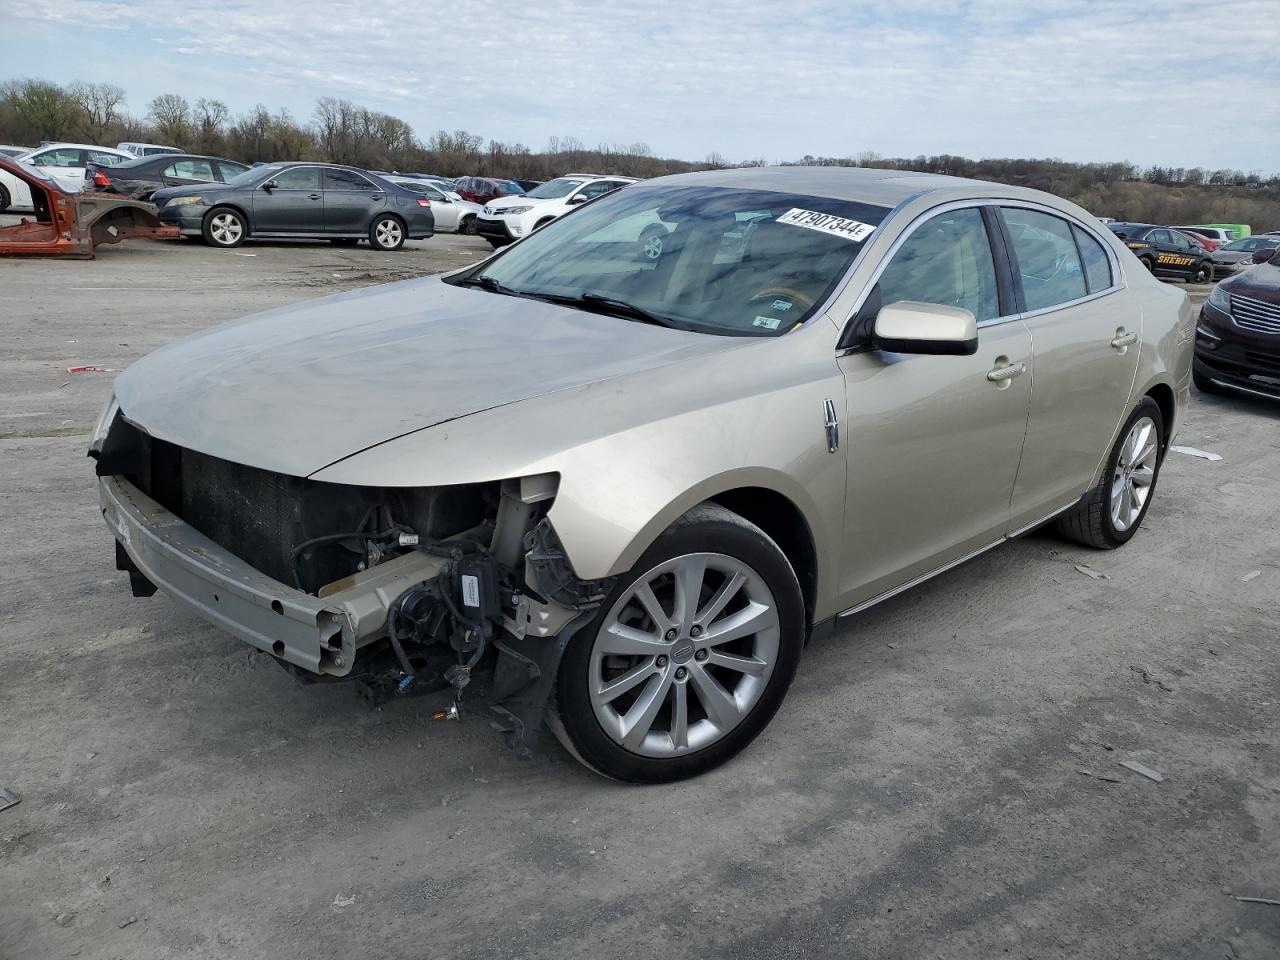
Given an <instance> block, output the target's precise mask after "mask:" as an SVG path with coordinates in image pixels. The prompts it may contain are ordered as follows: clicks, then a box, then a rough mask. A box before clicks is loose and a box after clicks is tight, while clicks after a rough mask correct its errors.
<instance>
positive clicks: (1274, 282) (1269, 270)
mask: <svg viewBox="0 0 1280 960" xmlns="http://www.w3.org/2000/svg"><path fill="white" fill-rule="evenodd" d="M1222 289H1223V290H1225V291H1226V292H1227V293H1229V294H1231V295H1232V296H1233V297H1252V298H1253V299H1254V300H1263V301H1266V302H1267V303H1274V304H1277V305H1280V267H1277V266H1274V265H1273V264H1271V263H1270V262H1267V263H1259V264H1257V265H1256V266H1255V267H1254V268H1253V269H1252V270H1246V271H1244V272H1243V273H1238V274H1236V275H1235V276H1234V277H1232V278H1231V279H1230V280H1224V281H1223V282H1222Z"/></svg>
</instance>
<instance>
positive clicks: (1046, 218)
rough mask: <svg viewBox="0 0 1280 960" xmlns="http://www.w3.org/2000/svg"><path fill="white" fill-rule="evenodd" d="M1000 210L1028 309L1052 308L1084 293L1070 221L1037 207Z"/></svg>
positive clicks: (1086, 290)
mask: <svg viewBox="0 0 1280 960" xmlns="http://www.w3.org/2000/svg"><path fill="white" fill-rule="evenodd" d="M1000 212H1001V215H1002V216H1003V217H1004V220H1005V224H1006V225H1007V226H1008V233H1009V236H1010V238H1011V239H1012V241H1013V253H1014V259H1015V260H1016V270H1017V273H1018V275H1019V277H1020V278H1021V280H1022V295H1023V300H1024V302H1025V305H1026V309H1027V310H1028V311H1032V310H1044V309H1046V308H1048V307H1055V306H1057V305H1058V304H1060V303H1068V302H1070V301H1072V300H1079V299H1080V298H1081V297H1083V296H1085V295H1086V293H1087V292H1088V289H1087V287H1086V286H1085V279H1084V268H1083V266H1082V265H1081V263H1080V253H1079V251H1078V250H1077V249H1076V242H1075V238H1074V237H1072V235H1071V224H1069V223H1068V222H1067V221H1066V220H1063V219H1062V218H1061V217H1055V216H1053V215H1052V214H1048V213H1041V212H1040V211H1038V210H1024V209H1022V208H1020V207H1001V208H1000Z"/></svg>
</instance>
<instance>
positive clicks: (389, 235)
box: [373, 217, 404, 247]
mask: <svg viewBox="0 0 1280 960" xmlns="http://www.w3.org/2000/svg"><path fill="white" fill-rule="evenodd" d="M373 232H374V235H375V236H376V237H377V238H378V245H379V246H381V247H398V246H399V245H400V241H401V239H402V238H403V236H404V231H403V230H401V229H400V223H399V221H396V220H392V219H391V218H390V217H388V218H387V219H385V220H379V221H378V225H377V226H376V227H375V228H374V231H373Z"/></svg>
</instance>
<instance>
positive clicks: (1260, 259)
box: [1253, 247, 1280, 263]
mask: <svg viewBox="0 0 1280 960" xmlns="http://www.w3.org/2000/svg"><path fill="white" fill-rule="evenodd" d="M1277 250H1280V247H1259V248H1258V249H1257V250H1255V251H1253V262H1254V263H1266V262H1267V261H1268V260H1270V259H1271V258H1272V257H1274V256H1275V255H1276V251H1277Z"/></svg>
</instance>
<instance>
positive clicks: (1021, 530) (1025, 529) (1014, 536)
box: [1005, 497, 1080, 540]
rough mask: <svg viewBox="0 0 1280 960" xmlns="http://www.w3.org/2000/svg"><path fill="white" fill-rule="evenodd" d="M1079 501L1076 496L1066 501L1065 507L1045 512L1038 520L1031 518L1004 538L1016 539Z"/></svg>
mask: <svg viewBox="0 0 1280 960" xmlns="http://www.w3.org/2000/svg"><path fill="white" fill-rule="evenodd" d="M1079 502H1080V498H1079V497H1076V498H1075V499H1074V500H1072V501H1071V502H1070V503H1068V504H1067V505H1066V506H1065V507H1059V508H1058V509H1057V510H1053V511H1050V512H1049V513H1046V514H1045V515H1044V516H1043V517H1041V518H1040V519H1039V520H1033V521H1032V522H1031V523H1028V524H1027V525H1026V526H1025V527H1019V528H1018V529H1017V530H1015V531H1013V533H1011V534H1009V535H1008V536H1007V537H1005V539H1006V540H1016V539H1017V538H1018V537H1020V536H1022V535H1023V534H1024V533H1030V532H1031V531H1032V530H1034V529H1035V528H1036V527H1038V526H1040V525H1041V524H1045V523H1048V522H1049V521H1050V520H1052V519H1053V518H1054V517H1056V516H1057V515H1058V514H1060V513H1066V512H1067V511H1068V510H1070V509H1071V508H1072V507H1074V506H1075V505H1076V504H1077V503H1079Z"/></svg>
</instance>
